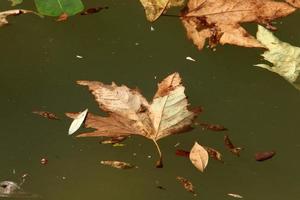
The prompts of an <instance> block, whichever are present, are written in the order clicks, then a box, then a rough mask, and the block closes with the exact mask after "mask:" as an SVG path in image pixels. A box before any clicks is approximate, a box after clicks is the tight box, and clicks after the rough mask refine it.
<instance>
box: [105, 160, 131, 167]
mask: <svg viewBox="0 0 300 200" xmlns="http://www.w3.org/2000/svg"><path fill="white" fill-rule="evenodd" d="M101 164H102V165H108V166H111V167H114V168H117V169H131V168H133V167H134V166H133V165H131V164H130V163H127V162H122V161H116V160H102V161H101Z"/></svg>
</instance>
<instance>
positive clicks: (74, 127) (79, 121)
mask: <svg viewBox="0 0 300 200" xmlns="http://www.w3.org/2000/svg"><path fill="white" fill-rule="evenodd" d="M87 113H88V109H85V110H84V111H83V112H81V113H80V114H78V115H77V116H76V117H75V118H74V120H73V122H72V123H71V126H70V128H69V132H68V134H69V135H72V134H73V133H75V132H76V131H77V130H78V129H79V128H80V126H81V125H82V123H83V122H84V120H85V118H86V115H87Z"/></svg>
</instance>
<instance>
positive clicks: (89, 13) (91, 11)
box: [80, 6, 108, 15]
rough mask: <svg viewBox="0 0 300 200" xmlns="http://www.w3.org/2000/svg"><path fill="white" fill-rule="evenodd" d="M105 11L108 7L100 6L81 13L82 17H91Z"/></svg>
mask: <svg viewBox="0 0 300 200" xmlns="http://www.w3.org/2000/svg"><path fill="white" fill-rule="evenodd" d="M103 9H108V6H104V7H102V6H99V7H96V8H88V9H86V10H84V11H82V12H81V13H80V15H91V14H95V13H97V12H99V11H101V10H103Z"/></svg>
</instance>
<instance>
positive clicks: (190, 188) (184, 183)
mask: <svg viewBox="0 0 300 200" xmlns="http://www.w3.org/2000/svg"><path fill="white" fill-rule="evenodd" d="M176 179H177V180H178V181H179V182H180V183H181V184H182V186H183V187H184V189H185V190H186V191H188V192H191V193H193V194H194V196H197V194H196V193H195V191H194V186H193V184H192V182H191V181H189V180H188V179H186V178H183V177H181V176H177V177H176Z"/></svg>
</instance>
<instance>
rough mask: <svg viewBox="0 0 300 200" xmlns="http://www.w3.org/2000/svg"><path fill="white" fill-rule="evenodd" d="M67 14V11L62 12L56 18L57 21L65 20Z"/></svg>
mask: <svg viewBox="0 0 300 200" xmlns="http://www.w3.org/2000/svg"><path fill="white" fill-rule="evenodd" d="M68 17H69V15H68V14H67V13H62V14H61V15H60V16H59V17H58V18H57V20H56V21H57V22H61V21H66V20H67V19H68Z"/></svg>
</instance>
